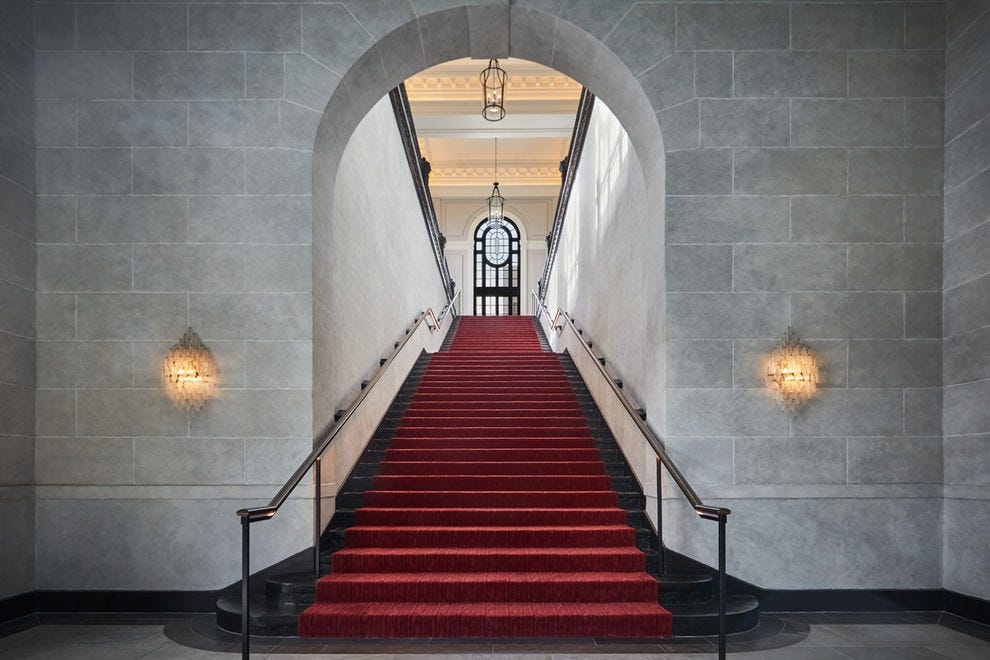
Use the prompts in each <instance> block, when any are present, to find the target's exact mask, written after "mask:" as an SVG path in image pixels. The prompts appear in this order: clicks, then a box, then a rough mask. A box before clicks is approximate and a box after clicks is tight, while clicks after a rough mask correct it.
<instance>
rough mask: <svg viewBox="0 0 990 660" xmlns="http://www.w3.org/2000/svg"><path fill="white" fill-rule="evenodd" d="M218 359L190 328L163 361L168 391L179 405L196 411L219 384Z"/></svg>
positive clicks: (190, 410)
mask: <svg viewBox="0 0 990 660" xmlns="http://www.w3.org/2000/svg"><path fill="white" fill-rule="evenodd" d="M218 376H219V372H218V370H217V363H216V360H214V359H213V355H212V354H211V353H210V351H209V349H207V348H206V346H204V345H203V342H201V341H200V340H199V335H197V334H196V333H195V332H194V331H193V329H192V328H189V329H188V330H186V334H184V335H182V339H180V340H179V343H178V344H176V345H175V346H173V347H172V348H171V349H170V350H169V352H168V355H166V356H165V360H164V361H163V362H162V383H163V384H164V385H165V392H166V394H168V398H169V399H171V400H172V403H174V404H175V405H176V406H177V407H178V408H181V409H182V410H185V411H186V412H190V413H194V412H197V411H198V410H199V409H200V408H202V407H203V404H204V403H206V401H207V399H209V398H210V396H212V394H213V391H214V390H215V389H216V387H217V380H218Z"/></svg>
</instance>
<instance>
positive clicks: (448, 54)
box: [304, 0, 693, 427]
mask: <svg viewBox="0 0 990 660" xmlns="http://www.w3.org/2000/svg"><path fill="white" fill-rule="evenodd" d="M413 4H414V6H416V7H417V8H419V6H421V5H422V4H423V3H413ZM443 4H447V5H448V7H447V8H443V9H440V10H438V11H432V12H429V13H422V14H421V15H419V16H415V15H413V14H412V12H411V11H410V10H409V8H408V6H402V5H403V3H396V6H395V7H392V8H388V9H381V8H380V9H379V10H378V11H377V12H372V11H371V10H367V9H366V10H361V8H360V7H358V6H355V7H353V8H350V7H349V8H350V9H352V10H353V12H354V14H353V16H352V15H351V14H350V13H349V12H347V11H342V10H341V9H334V8H331V7H322V8H313V9H312V10H311V11H313V12H316V13H319V12H326V14H325V17H324V20H323V21H321V20H319V19H318V18H316V17H315V16H314V17H310V18H311V20H306V21H305V23H306V25H307V26H312V27H311V28H309V29H312V30H313V32H312V34H309V33H304V43H305V44H307V46H306V47H305V48H304V50H307V52H309V50H310V48H312V54H311V56H312V57H314V58H315V59H321V58H322V59H323V60H324V61H326V62H327V64H328V66H329V64H333V65H334V66H335V67H336V70H341V69H344V68H345V66H346V73H344V74H343V76H342V78H341V80H340V81H339V83H338V84H337V85H336V87H335V88H334V89H333V90H332V93H331V95H330V97H329V100H328V102H327V104H326V109H325V111H324V113H323V116H322V118H321V120H320V124H319V128H318V130H317V134H316V141H315V145H314V156H313V180H312V181H313V250H314V260H313V262H314V276H313V291H314V295H313V325H314V338H315V339H316V341H315V342H314V373H321V372H322V370H324V369H330V368H332V364H331V363H332V357H331V356H330V355H328V354H327V353H328V351H329V349H326V350H323V349H322V348H321V342H320V341H319V339H318V338H319V337H320V331H319V330H318V329H320V328H324V329H325V328H329V327H332V325H333V318H334V316H335V314H337V312H336V311H335V310H334V309H332V308H331V307H330V305H328V304H327V302H326V301H327V300H328V298H329V296H325V295H321V292H326V291H330V290H332V289H331V287H332V286H333V282H332V278H331V276H330V272H329V268H328V267H327V266H326V264H328V263H329V259H330V258H332V255H333V244H332V239H331V216H332V208H333V199H334V194H335V186H336V184H337V174H338V170H339V165H340V161H341V157H342V155H343V152H344V149H345V147H346V146H347V143H348V140H349V139H350V136H351V135H352V133H353V132H354V130H355V128H356V127H357V125H358V124H359V123H360V122H361V121H362V119H363V118H364V117H365V116H366V115H367V114H368V112H369V110H370V109H371V108H372V107H373V106H374V105H375V104H376V103H377V102H378V101H379V100H380V99H381V98H382V97H383V96H384V95H385V94H386V93H387V92H388V91H389V90H390V89H392V88H393V87H395V86H396V85H398V84H399V83H401V82H402V81H403V80H405V79H406V78H408V77H409V76H411V75H414V74H416V73H418V72H419V71H421V70H423V69H425V68H428V67H430V66H433V65H435V64H439V63H441V62H445V61H448V60H452V59H458V58H463V57H476V58H488V57H492V56H498V57H506V56H510V57H518V58H522V59H527V60H531V61H535V62H539V63H541V64H544V65H546V66H550V67H552V68H555V69H557V70H558V71H561V72H562V73H564V74H566V75H568V76H570V77H571V78H573V79H575V80H577V81H579V82H581V83H582V84H583V85H585V86H586V87H588V88H589V89H590V90H591V91H592V92H593V93H594V94H595V95H596V96H598V97H599V98H600V99H601V100H603V101H604V102H605V103H606V104H607V105H608V106H609V107H610V108H611V109H612V110H613V112H614V114H615V115H616V117H617V118H618V119H619V121H620V122H621V123H622V125H623V127H624V128H625V130H626V132H627V133H628V134H629V136H630V138H631V142H632V144H633V145H635V151H636V155H637V156H638V159H639V161H640V164H641V166H642V171H643V174H644V178H645V180H646V181H647V182H649V185H647V186H646V190H647V191H648V211H647V215H648V218H649V220H650V222H651V224H652V225H653V226H654V227H656V228H657V231H658V233H659V238H657V240H658V241H659V242H661V243H662V235H663V229H662V228H663V209H664V197H663V191H664V149H663V141H662V138H661V135H660V127H659V122H658V119H657V115H656V114H655V110H654V108H653V107H652V106H651V102H650V100H649V99H648V98H647V94H646V92H645V91H644V89H643V87H642V85H641V83H640V80H638V79H637V78H636V76H635V75H634V73H633V71H631V70H630V67H629V66H627V64H626V63H625V62H624V61H623V60H622V59H620V58H619V57H618V56H617V55H616V54H615V53H613V51H612V50H611V49H610V48H609V47H607V46H606V45H605V43H604V42H603V40H602V39H601V38H599V36H595V35H594V34H592V33H591V32H589V31H588V30H592V31H598V30H599V27H598V24H597V23H596V21H595V20H593V17H592V18H591V19H589V17H585V16H582V15H575V16H571V17H565V16H558V15H555V14H553V13H550V12H549V11H546V10H544V9H543V8H541V5H540V3H526V5H531V4H532V5H533V6H524V5H523V4H516V3H511V4H510V3H505V2H489V3H485V2H482V3H477V4H473V3H467V2H463V1H460V0H452V1H451V2H446V3H443ZM601 9H603V10H605V12H606V13H609V12H610V11H613V9H614V8H608V7H603V8H601ZM613 13H614V12H613ZM623 15H624V11H623V13H620V14H619V15H617V16H614V17H610V20H612V21H614V22H618V21H619V19H620V18H622V16H623ZM306 18H307V17H306V16H304V19H306ZM633 18H635V17H633ZM672 18H673V15H672V14H671V15H670V19H671V21H672ZM359 21H360V22H359ZM572 21H573V22H572ZM579 23H580V24H581V25H582V26H583V27H579V25H578V24H579ZM346 26H349V27H346ZM321 28H326V29H325V30H324V31H320V29H321ZM584 28H588V29H587V30H586V29H584ZM671 29H672V24H671ZM369 35H370V38H369ZM329 39H333V40H334V41H333V43H332V44H330V43H327V40H329ZM321 44H326V48H325V49H324V48H323V46H321ZM324 50H326V52H324ZM658 57H659V56H658ZM684 73H685V75H686V76H687V77H689V78H690V77H692V76H693V71H692V70H687V71H685V72H684ZM692 89H693V85H692ZM656 247H657V248H658V247H659V245H658V246H656ZM658 252H659V253H660V254H662V250H659V249H654V250H653V251H652V253H651V255H650V258H653V259H655V258H656V254H657V253H658ZM654 304H655V306H656V307H655V309H656V311H655V313H654V315H653V318H652V319H651V325H653V326H656V328H651V330H653V329H656V330H657V331H658V332H662V329H661V328H662V319H663V313H662V310H663V301H662V300H658V301H655V303H654ZM659 359H662V355H661V356H660V358H659ZM313 397H314V418H315V420H316V422H317V424H316V426H317V427H319V425H320V424H319V420H321V419H323V418H324V417H325V414H324V413H326V412H331V413H332V410H326V408H327V405H329V404H328V403H327V402H328V401H329V400H330V397H329V396H328V392H324V391H322V390H321V382H320V379H319V378H316V379H314V390H313Z"/></svg>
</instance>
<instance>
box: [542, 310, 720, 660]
mask: <svg viewBox="0 0 990 660" xmlns="http://www.w3.org/2000/svg"><path fill="white" fill-rule="evenodd" d="M530 293H531V294H532V296H533V299H534V300H535V302H536V305H537V308H538V313H537V316H538V317H539V316H540V315H543V316H545V317H546V318H547V319H550V310H548V309H547V306H546V304H544V302H543V300H541V299H540V296H539V295H538V294H537V293H536V292H535V291H531V292H530ZM561 317H563V319H564V320H565V322H566V323H567V324H568V325H569V326H570V327H571V329H572V330H573V331H574V336H575V337H577V339H578V342H579V343H580V344H581V346H582V347H583V348H584V350H585V352H586V353H587V354H588V356H589V357H591V361H592V362H593V363H594V364H595V366H596V367H598V371H599V372H600V373H601V374H602V376H604V377H605V380H606V381H608V384H609V387H611V388H612V392H614V393H615V396H616V397H617V398H618V399H619V401H621V402H622V405H623V407H624V408H625V409H626V412H627V413H629V417H630V418H631V419H632V421H633V422H634V423H635V424H636V428H638V429H639V432H640V433H641V434H642V435H643V437H644V438H645V439H646V442H647V444H649V445H650V448H651V449H653V452H654V453H655V454H656V455H657V535H658V537H659V538H660V541H661V542H660V548H659V554H660V562H661V567H662V566H663V530H662V528H661V515H660V514H661V510H662V507H663V494H662V493H661V489H660V486H661V484H660V478H661V465H662V466H663V467H665V468H667V472H668V473H669V474H670V476H671V477H672V478H673V479H674V483H676V484H677V487H678V488H679V489H680V491H681V492H682V493H683V494H684V497H685V499H687V501H688V504H690V505H691V507H692V508H693V509H694V512H695V513H697V514H698V515H699V516H700V517H701V518H704V519H705V520H713V521H715V522H717V523H718V544H719V548H718V565H719V568H718V575H719V620H718V624H719V640H718V642H719V658H720V660H724V658H725V653H726V639H725V634H726V630H725V605H726V603H725V524H726V518H727V517H728V516H729V514H730V513H732V511H731V510H729V509H727V508H725V507H718V506H712V505H710V504H705V503H704V502H703V501H702V499H701V498H700V497H699V496H698V493H697V492H695V490H694V488H692V487H691V484H690V483H688V480H687V479H686V478H685V477H684V474H683V473H681V471H680V470H679V469H678V468H677V465H676V464H675V463H674V461H673V459H671V458H670V454H668V453H667V449H666V448H665V447H664V446H663V443H662V442H661V441H660V438H658V437H657V435H656V434H655V433H654V432H653V429H651V428H650V426H649V424H647V423H646V420H645V419H644V418H643V417H641V416H640V414H639V411H638V410H637V409H636V407H635V406H634V405H633V404H632V402H631V401H630V400H629V397H628V396H627V395H626V393H625V392H624V391H623V390H622V389H621V388H620V387H619V385H618V384H617V383H616V381H615V379H614V378H613V377H612V376H611V375H610V374H609V373H608V372H607V371H606V370H605V360H604V358H602V357H600V356H598V355H595V352H594V351H593V350H592V349H591V346H590V345H589V344H588V342H587V341H586V340H585V338H584V335H583V334H582V333H581V331H580V330H578V328H577V326H576V325H574V321H573V319H571V317H570V316H569V315H568V314H567V312H565V311H563V310H562V309H559V308H558V310H557V314H556V316H554V317H553V319H552V320H551V321H550V328H551V329H552V330H553V331H555V332H557V333H558V334H559V333H561V332H563V328H564V326H563V325H558V324H557V321H558V320H559V319H560V318H561Z"/></svg>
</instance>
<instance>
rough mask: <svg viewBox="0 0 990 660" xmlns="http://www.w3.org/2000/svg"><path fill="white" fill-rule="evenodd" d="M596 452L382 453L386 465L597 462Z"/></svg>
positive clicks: (457, 450) (515, 449) (396, 450)
mask: <svg viewBox="0 0 990 660" xmlns="http://www.w3.org/2000/svg"><path fill="white" fill-rule="evenodd" d="M599 456H600V454H599V451H598V450H597V449H594V448H591V447H588V448H582V449H570V448H544V447H540V448H533V449H523V448H518V447H513V448H497V449H492V448H489V447H484V448H477V449H469V448H453V449H451V448H447V449H440V448H433V449H399V448H391V449H387V450H386V451H385V456H384V458H385V460H388V461H469V462H472V463H473V462H478V461H498V462H503V461H526V462H535V461H552V460H560V461H598V460H599Z"/></svg>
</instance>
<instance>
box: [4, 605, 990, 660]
mask: <svg viewBox="0 0 990 660" xmlns="http://www.w3.org/2000/svg"><path fill="white" fill-rule="evenodd" d="M207 619H208V617H202V616H196V617H190V616H189V615H171V616H169V615H147V616H142V615H41V616H40V617H39V620H40V623H41V625H34V626H33V627H30V628H28V629H26V630H21V631H20V632H13V630H14V629H15V628H14V627H12V626H10V625H9V624H8V626H5V628H4V629H0V634H4V633H9V634H6V636H5V637H0V660H7V659H13V658H18V659H21V658H23V659H28V658H44V659H46V660H49V659H59V660H61V659H63V658H64V659H66V660H76V659H79V660H88V659H93V660H132V659H133V660H137V659H138V658H141V659H147V660H160V659H183V660H184V659H187V658H188V659H190V660H200V659H203V658H231V657H237V655H238V651H239V646H238V645H237V643H236V639H237V638H236V637H234V636H226V637H225V636H224V634H223V633H221V634H219V635H212V638H210V637H211V636H210V635H202V634H200V633H198V632H196V630H195V629H196V628H199V629H200V630H202V629H203V628H204V625H205V624H204V621H206V620H207ZM33 623H34V621H25V622H22V627H23V626H25V625H33ZM193 624H196V625H193ZM760 630H762V632H756V633H745V634H743V635H736V636H732V639H731V642H730V646H729V651H730V653H731V654H732V657H733V658H738V659H740V660H742V659H747V660H748V659H757V658H759V659H763V658H766V659H767V660H849V659H850V658H852V659H853V660H939V659H941V660H944V659H945V658H954V659H955V660H988V659H990V627H988V626H982V625H979V624H975V623H972V622H970V621H967V620H965V619H960V618H958V617H954V616H952V615H947V614H941V613H916V614H828V613H823V614H776V615H764V616H763V617H761V623H760V627H759V628H758V631H760ZM194 646H196V647H198V648H194ZM713 650H714V647H713V645H712V640H711V639H709V638H695V639H693V640H683V639H682V640H677V641H674V642H670V641H667V642H663V641H650V640H632V641H614V640H613V641H606V640H587V639H573V640H571V639H568V640H415V641H395V640H341V641H335V642H333V643H330V644H325V643H313V642H312V641H309V640H296V639H293V640H280V639H276V638H259V639H257V640H256V641H255V644H254V653H253V654H252V656H253V657H256V658H268V657H271V658H277V659H279V660H290V659H291V658H306V659H308V660H309V659H314V658H332V659H335V660H345V659H350V658H372V659H380V660H386V659H388V660H392V659H397V658H409V659H415V660H425V659H427V658H431V659H438V660H439V659H447V658H464V657H471V658H497V659H498V660H517V659H526V660H565V659H573V660H577V659H590V658H608V659H609V660H611V659H613V658H614V659H615V660H619V659H620V658H621V659H629V660H633V659H635V660H639V659H640V658H642V659H644V660H645V659H646V658H655V657H656V656H658V655H660V654H664V655H663V657H664V658H665V659H670V660H675V659H682V660H688V659H690V660H695V659H700V658H714V657H716V656H715V654H714V653H712V651H713Z"/></svg>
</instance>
